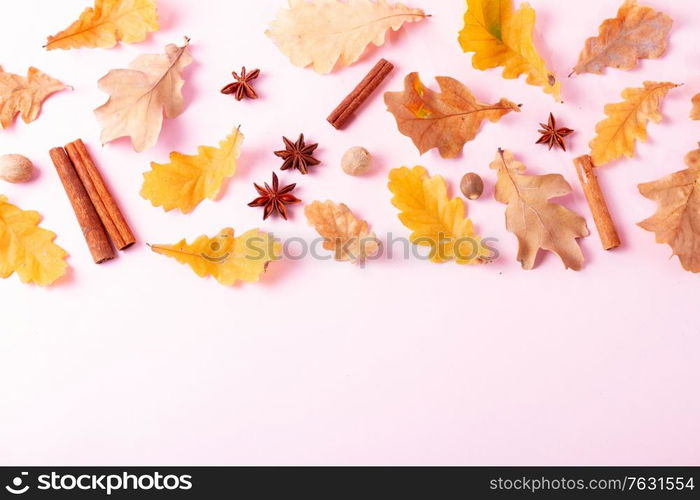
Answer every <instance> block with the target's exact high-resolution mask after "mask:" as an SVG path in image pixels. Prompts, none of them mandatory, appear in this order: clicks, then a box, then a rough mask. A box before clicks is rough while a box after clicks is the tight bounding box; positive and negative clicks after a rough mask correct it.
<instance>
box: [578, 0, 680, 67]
mask: <svg viewBox="0 0 700 500" xmlns="http://www.w3.org/2000/svg"><path fill="white" fill-rule="evenodd" d="M671 25H673V20H672V19H671V18H670V17H668V16H667V15H666V14H664V13H663V12H657V11H655V10H654V9H652V8H651V7H640V6H639V5H638V4H637V1H636V0H627V1H625V3H624V4H622V6H621V7H620V10H619V11H618V13H617V17H615V18H613V19H606V20H605V21H603V24H601V25H600V28H599V30H598V36H596V37H591V38H589V39H588V40H586V44H585V46H584V49H583V51H582V52H581V55H580V56H579V60H578V64H576V66H575V67H574V70H573V73H578V74H580V73H596V74H599V75H600V74H603V72H604V70H605V68H606V67H611V68H618V69H623V70H628V69H632V68H634V67H635V66H636V65H637V62H638V61H639V59H654V58H657V57H661V56H662V55H663V54H664V52H666V45H667V43H668V33H669V31H671Z"/></svg>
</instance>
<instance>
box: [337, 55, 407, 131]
mask: <svg viewBox="0 0 700 500" xmlns="http://www.w3.org/2000/svg"><path fill="white" fill-rule="evenodd" d="M393 70H394V65H393V64H391V63H390V62H389V61H387V60H385V59H382V60H380V61H379V62H378V63H377V64H376V65H375V66H374V68H372V69H371V70H370V72H369V73H368V74H367V76H366V77H364V79H363V80H362V81H361V82H360V83H359V84H358V85H357V87H355V88H354V89H353V91H352V92H350V94H349V95H348V96H347V97H346V98H345V99H343V102H341V103H340V104H339V105H338V107H337V108H335V110H333V112H332V113H331V114H330V116H328V122H329V123H330V124H331V125H333V126H334V127H335V128H337V129H339V130H340V129H342V128H343V127H344V126H345V124H346V123H347V121H348V120H349V119H350V117H351V116H352V115H353V114H354V113H355V111H357V109H358V108H359V107H360V106H361V105H362V104H363V103H364V102H365V101H366V100H367V99H369V98H370V96H371V95H372V94H373V93H374V91H375V90H377V88H378V87H379V85H381V83H382V82H383V81H384V79H385V78H386V77H387V76H389V73H391V72H392V71H393Z"/></svg>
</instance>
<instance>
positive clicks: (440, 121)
mask: <svg viewBox="0 0 700 500" xmlns="http://www.w3.org/2000/svg"><path fill="white" fill-rule="evenodd" d="M436 80H437V82H438V84H439V85H440V89H441V91H442V92H441V93H438V92H434V91H432V90H430V89H429V88H427V87H425V85H423V83H422V82H421V80H420V77H419V76H418V73H411V74H409V75H408V76H406V79H405V80H404V90H403V92H387V93H386V94H385V95H384V102H385V103H386V105H387V108H388V110H389V112H390V113H392V114H393V115H394V118H396V124H397V125H398V127H399V131H400V132H401V133H402V134H403V135H406V136H408V137H410V138H411V139H412V140H413V144H415V145H416V147H417V148H418V150H419V151H420V153H421V154H423V153H425V152H426V151H429V150H430V149H433V148H438V150H439V151H440V155H441V156H442V157H443V158H455V157H457V156H459V154H460V153H461V152H462V149H463V148H464V144H466V143H467V142H468V141H471V140H472V139H474V137H476V135H477V134H478V133H479V130H480V129H481V122H482V121H484V120H490V121H491V122H497V121H498V120H500V119H501V117H502V116H503V115H505V114H507V113H510V112H511V111H515V112H520V107H518V105H517V104H514V103H512V102H511V101H509V100H508V99H501V100H500V101H498V102H497V103H495V104H483V103H480V102H479V101H477V100H476V98H475V97H474V95H473V94H472V93H471V91H470V90H469V89H468V88H467V87H465V86H464V85H463V84H461V83H460V82H459V81H457V80H455V79H454V78H449V77H446V76H439V77H437V78H436Z"/></svg>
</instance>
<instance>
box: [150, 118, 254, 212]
mask: <svg viewBox="0 0 700 500" xmlns="http://www.w3.org/2000/svg"><path fill="white" fill-rule="evenodd" d="M243 138H244V137H243V134H242V133H241V132H240V130H239V129H235V130H234V131H233V132H232V133H231V134H230V135H229V136H228V137H226V138H225V139H224V140H222V141H221V142H220V143H219V147H218V148H215V147H212V146H200V147H199V149H198V150H197V154H196V155H184V154H182V153H178V152H172V153H170V163H165V164H161V163H156V162H151V171H150V172H146V173H145V174H143V187H142V188H141V196H143V197H144V198H146V199H147V200H151V203H152V204H153V206H154V207H163V209H164V210H165V211H166V212H168V211H170V210H172V209H174V208H178V209H180V210H181V211H182V212H183V213H189V212H191V211H192V210H194V209H195V208H196V207H197V205H199V204H200V203H201V202H202V201H204V200H205V199H206V198H209V199H210V200H215V199H216V197H217V196H218V195H219V193H220V191H221V188H222V186H223V183H224V181H225V180H226V179H228V178H230V177H232V176H233V174H235V173H236V166H237V163H238V157H239V156H240V155H241V145H242V144H243Z"/></svg>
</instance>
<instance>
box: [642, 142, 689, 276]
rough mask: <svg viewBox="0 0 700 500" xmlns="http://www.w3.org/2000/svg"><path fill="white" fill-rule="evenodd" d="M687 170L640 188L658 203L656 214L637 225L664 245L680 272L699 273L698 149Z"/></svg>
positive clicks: (686, 158) (646, 195)
mask: <svg viewBox="0 0 700 500" xmlns="http://www.w3.org/2000/svg"><path fill="white" fill-rule="evenodd" d="M685 162H686V164H687V165H688V168H687V169H685V170H681V171H680V172H676V173H673V174H670V175H667V176H665V177H662V178H661V179H659V180H656V181H653V182H647V183H644V184H640V185H639V192H640V193H641V194H642V196H644V197H646V198H649V199H650V200H654V201H655V202H657V203H658V205H659V206H658V210H657V211H656V213H655V214H654V215H653V216H652V217H650V218H648V219H646V220H645V221H643V222H640V223H639V226H640V227H642V228H643V229H646V230H647V231H651V232H654V233H656V242H657V243H667V244H669V245H670V246H671V248H672V249H673V255H677V256H678V258H679V259H680V261H681V265H682V266H683V269H685V270H686V271H692V272H694V273H700V149H696V150H694V151H691V152H690V153H688V154H687V155H686V157H685Z"/></svg>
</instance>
